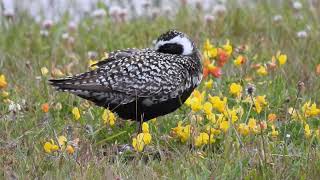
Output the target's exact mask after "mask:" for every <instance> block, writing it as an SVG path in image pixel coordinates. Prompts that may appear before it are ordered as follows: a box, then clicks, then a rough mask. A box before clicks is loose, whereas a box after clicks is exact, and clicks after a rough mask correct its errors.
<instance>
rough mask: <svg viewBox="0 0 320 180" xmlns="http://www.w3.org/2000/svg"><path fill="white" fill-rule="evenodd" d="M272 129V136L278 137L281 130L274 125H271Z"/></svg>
mask: <svg viewBox="0 0 320 180" xmlns="http://www.w3.org/2000/svg"><path fill="white" fill-rule="evenodd" d="M271 129H272V131H271V136H272V137H273V138H276V137H277V136H278V135H279V132H278V131H276V128H275V126H274V125H272V126H271Z"/></svg>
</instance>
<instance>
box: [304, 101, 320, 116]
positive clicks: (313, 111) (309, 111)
mask: <svg viewBox="0 0 320 180" xmlns="http://www.w3.org/2000/svg"><path fill="white" fill-rule="evenodd" d="M310 104H311V101H308V102H306V103H305V104H304V105H303V106H302V112H303V113H304V115H305V116H306V117H314V116H317V115H319V114H320V109H318V108H317V104H316V103H312V105H310Z"/></svg>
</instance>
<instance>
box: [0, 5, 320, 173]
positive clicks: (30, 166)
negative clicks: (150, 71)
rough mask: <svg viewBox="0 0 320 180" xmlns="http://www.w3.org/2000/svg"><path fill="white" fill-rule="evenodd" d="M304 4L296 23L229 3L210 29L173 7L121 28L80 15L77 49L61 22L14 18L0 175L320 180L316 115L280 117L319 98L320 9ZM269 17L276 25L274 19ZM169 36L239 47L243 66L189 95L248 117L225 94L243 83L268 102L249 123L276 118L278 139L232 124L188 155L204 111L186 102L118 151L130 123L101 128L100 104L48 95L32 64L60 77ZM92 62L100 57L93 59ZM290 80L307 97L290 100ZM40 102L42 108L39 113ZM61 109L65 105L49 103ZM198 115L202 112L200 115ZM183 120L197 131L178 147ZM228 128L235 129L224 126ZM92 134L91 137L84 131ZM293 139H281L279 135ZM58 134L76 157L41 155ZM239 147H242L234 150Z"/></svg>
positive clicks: (8, 39)
mask: <svg viewBox="0 0 320 180" xmlns="http://www.w3.org/2000/svg"><path fill="white" fill-rule="evenodd" d="M307 7H308V6H307V3H304V8H303V9H301V10H300V14H301V16H302V19H296V18H295V16H296V11H295V10H293V9H292V8H291V7H290V5H289V4H288V3H286V2H284V3H282V4H281V5H280V6H278V5H277V4H276V3H274V2H272V1H271V2H269V1H265V2H261V3H258V4H256V7H254V8H246V7H242V8H239V7H237V6H236V5H235V4H233V3H230V5H229V7H228V11H227V14H225V15H224V16H221V17H219V18H217V19H216V21H214V22H212V23H209V24H208V23H206V22H205V21H204V20H203V12H201V11H198V12H194V11H191V10H190V9H181V10H180V11H179V13H178V14H177V16H176V17H175V18H173V19H170V20H169V19H167V18H164V17H158V18H156V19H155V20H150V19H147V18H140V19H136V20H133V21H130V22H127V23H114V22H112V21H111V20H110V19H108V18H105V19H103V20H102V21H101V22H96V20H94V19H92V18H86V19H84V20H83V21H81V23H80V24H79V27H78V29H77V31H76V32H73V33H72V36H73V37H74V40H75V41H74V43H73V44H70V43H67V42H66V41H65V40H63V39H62V38H61V36H62V34H63V33H64V32H66V31H67V22H68V16H66V17H65V19H64V20H62V21H61V22H59V23H58V24H55V25H54V26H53V27H52V28H51V29H50V31H49V36H48V37H43V36H41V35H40V33H39V32H40V29H41V27H40V26H39V25H38V24H36V23H35V22H33V21H32V20H31V19H30V18H28V16H27V15H25V14H21V15H18V16H17V17H15V19H14V20H6V19H2V21H1V26H0V34H1V36H0V74H4V75H5V76H6V79H7V82H8V87H7V88H5V89H3V90H2V91H7V92H9V93H10V95H9V97H8V98H9V99H10V100H11V101H13V102H15V103H18V104H20V105H21V110H19V111H9V103H5V102H4V101H3V100H4V98H2V99H1V103H0V129H1V131H0V137H1V138H0V145H1V147H0V163H1V168H0V174H1V177H3V178H10V177H19V178H22V179H25V178H26V179H34V178H44V179H46V178H50V179H51V178H58V179H60V178H61V179H62V178H72V179H89V178H90V179H91V178H94V179H101V178H113V179H115V178H123V179H160V178H161V179H209V178H214V179H317V178H318V177H319V175H320V173H319V172H320V161H319V160H320V154H319V152H320V151H319V139H318V137H317V134H316V130H317V129H319V127H320V126H319V125H320V123H319V120H320V119H319V114H318V115H317V116H315V117H312V118H307V120H305V121H302V122H301V121H300V120H293V118H292V117H291V116H290V115H289V114H288V113H287V112H288V108H289V107H295V108H296V109H301V107H302V106H303V104H304V103H305V102H307V101H308V100H309V99H310V100H311V101H312V102H316V103H317V104H319V103H320V101H319V93H318V91H319V89H320V80H319V75H317V74H316V66H317V64H319V63H320V53H318V51H319V47H320V42H319V36H320V32H319V19H318V18H319V15H318V14H317V12H320V9H318V11H317V10H310V9H309V8H307ZM276 14H281V15H282V16H283V19H282V21H280V22H277V23H276V22H274V21H273V17H274V15H276ZM307 26H309V27H311V30H309V31H308V30H307V33H308V36H307V37H306V38H297V35H296V33H297V32H298V31H301V30H304V29H306V27H307ZM172 28H175V29H178V30H180V31H183V32H185V33H186V34H188V35H189V36H190V37H192V38H193V39H194V40H195V42H196V44H197V45H198V47H199V48H200V49H203V44H204V42H205V40H206V39H209V40H210V41H211V42H212V43H213V44H214V45H216V46H221V45H222V44H224V43H225V42H226V40H227V39H229V40H230V42H231V43H232V45H233V46H234V49H235V47H237V46H241V45H247V46H248V47H249V50H248V51H246V53H245V56H246V57H248V63H247V64H246V66H243V67H242V68H240V69H239V68H236V67H235V66H234V65H233V63H232V61H233V59H234V58H235V57H236V55H237V53H235V54H234V56H235V57H231V58H230V59H229V62H228V63H227V64H226V65H225V66H224V67H223V72H224V74H223V75H222V76H221V78H218V79H215V78H212V77H209V79H210V78H211V79H213V80H214V82H215V83H214V88H213V89H210V90H207V89H205V87H204V85H203V84H202V85H201V86H200V87H199V88H198V89H199V90H200V91H206V93H207V94H211V95H221V97H222V96H226V97H227V98H228V105H229V107H233V106H241V107H242V108H243V109H244V115H243V118H240V120H239V121H240V122H245V120H246V119H245V117H246V115H247V114H248V113H249V108H250V103H249V104H248V103H244V102H242V101H241V102H238V101H237V100H236V99H235V98H233V97H232V96H231V95H230V94H229V93H228V92H229V85H230V84H231V83H232V82H238V83H240V84H241V85H242V86H243V88H245V86H246V85H247V84H248V82H247V81H246V78H247V77H251V78H252V79H253V80H252V81H251V83H254V84H255V86H256V94H257V95H266V98H267V101H268V106H267V107H265V108H264V109H263V111H262V112H261V113H260V114H258V113H256V112H254V110H253V109H252V112H250V117H252V116H253V117H255V118H256V119H259V120H261V121H268V120H267V115H268V114H269V113H271V112H273V113H275V114H277V116H278V119H279V121H277V122H275V123H274V125H275V126H276V128H277V130H279V135H278V136H277V137H276V138H272V137H271V136H270V132H271V130H270V129H271V128H270V127H269V125H272V123H269V122H268V130H266V132H265V133H262V135H261V134H250V135H248V136H242V135H241V134H240V135H239V136H240V141H239V138H237V137H238V136H237V133H239V132H238V129H237V127H238V125H237V124H235V125H234V127H235V128H234V129H232V127H230V128H229V130H228V132H227V133H222V134H220V135H219V136H218V137H217V139H216V142H215V143H214V144H213V145H204V146H202V147H200V148H195V147H194V146H193V145H191V144H192V142H193V140H192V139H193V138H194V137H195V136H196V135H197V133H198V131H197V130H199V131H202V130H203V128H204V124H205V123H204V122H206V120H204V122H200V123H197V122H196V121H195V119H194V118H193V116H189V114H190V113H191V114H193V115H197V116H196V117H197V118H198V117H199V116H202V115H203V114H202V113H199V112H197V113H195V112H192V110H191V109H190V108H189V107H188V106H186V105H184V106H183V107H181V108H180V109H179V110H177V111H176V112H174V113H172V114H170V115H166V116H164V117H161V118H158V119H157V121H156V122H155V123H153V122H151V123H149V126H150V132H151V134H152V143H151V144H150V145H148V146H147V147H146V149H145V151H144V152H141V153H138V152H128V153H123V154H119V153H117V147H118V145H122V144H131V141H132V140H131V139H132V136H134V133H135V130H136V125H135V124H134V123H132V122H125V121H121V120H117V121H116V125H115V126H114V127H112V128H110V127H109V126H106V125H104V124H103V123H102V120H101V115H102V112H103V109H102V108H99V107H96V106H93V105H89V106H88V105H87V104H86V103H85V101H84V100H82V99H80V98H77V97H75V96H72V95H69V94H65V93H57V92H55V91H54V90H53V89H52V88H51V87H50V86H49V85H48V82H47V80H48V78H50V76H49V75H47V76H42V75H41V71H40V69H41V67H48V69H50V70H51V68H53V67H55V68H58V69H62V71H63V72H64V73H65V74H76V73H79V72H83V71H85V70H88V67H87V63H88V57H87V52H88V51H97V52H98V54H99V56H102V54H103V52H105V51H107V52H110V51H112V50H116V49H122V48H129V47H139V48H142V47H149V46H151V45H152V40H154V39H155V38H156V37H157V36H158V35H159V34H161V33H163V32H165V31H166V30H167V29H172ZM278 50H281V52H283V53H285V54H286V55H287V56H288V61H287V63H286V64H285V65H283V66H282V67H280V68H279V67H278V68H277V69H276V70H275V71H273V72H271V71H270V72H269V74H268V75H267V76H259V75H257V73H256V72H255V70H254V69H253V68H251V65H253V64H257V63H262V64H263V63H267V62H269V61H270V60H271V57H272V56H273V55H275V54H276V53H277V51H278ZM98 59H99V58H98ZM209 79H205V80H204V81H203V82H206V81H208V80H209ZM299 81H302V82H304V86H305V88H304V90H303V91H301V93H299V96H298V98H297V93H298V91H299V89H298V88H297V84H298V82H299ZM43 103H49V106H50V110H49V112H48V113H44V112H43V111H42V109H41V105H42V104H43ZM57 103H61V105H62V109H60V110H57V108H55V107H56V106H57ZM74 106H77V107H79V108H80V110H81V118H80V120H79V121H75V120H74V119H73V116H72V113H71V109H72V108H73V107H74ZM202 117H204V116H202ZM180 120H183V122H184V125H185V124H191V125H192V127H193V128H195V129H196V130H195V131H194V132H193V133H192V135H191V136H192V137H191V140H189V141H188V142H187V143H180V142H179V140H178V139H177V138H175V137H173V135H172V133H171V129H172V128H174V127H176V126H177V124H178V121H180ZM306 123H307V124H309V125H310V127H311V129H312V136H311V137H310V138H306V137H305V132H304V127H305V124H306ZM232 126H233V125H232ZM91 129H92V131H91ZM236 132H237V133H236ZM286 134H290V135H291V137H290V138H286ZM59 135H64V136H66V137H67V138H68V140H73V139H76V138H79V147H78V148H77V149H76V152H75V153H74V154H73V155H68V154H67V153H52V154H48V153H45V152H44V150H43V145H44V143H45V142H46V141H48V140H49V139H52V138H53V139H55V137H56V136H59ZM240 143H241V144H240Z"/></svg>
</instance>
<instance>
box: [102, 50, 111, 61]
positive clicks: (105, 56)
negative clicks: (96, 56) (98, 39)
mask: <svg viewBox="0 0 320 180" xmlns="http://www.w3.org/2000/svg"><path fill="white" fill-rule="evenodd" d="M108 58H109V53H107V52H104V53H103V56H102V58H101V59H100V61H102V60H106V59H108Z"/></svg>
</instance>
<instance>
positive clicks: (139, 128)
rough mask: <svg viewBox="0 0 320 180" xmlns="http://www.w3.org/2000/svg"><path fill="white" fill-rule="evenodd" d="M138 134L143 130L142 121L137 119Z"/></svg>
mask: <svg viewBox="0 0 320 180" xmlns="http://www.w3.org/2000/svg"><path fill="white" fill-rule="evenodd" d="M137 132H138V133H137V134H139V133H141V132H142V123H141V121H137Z"/></svg>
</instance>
